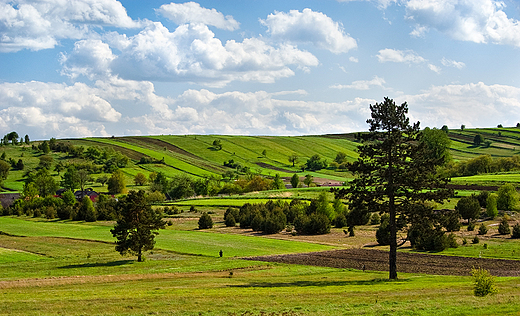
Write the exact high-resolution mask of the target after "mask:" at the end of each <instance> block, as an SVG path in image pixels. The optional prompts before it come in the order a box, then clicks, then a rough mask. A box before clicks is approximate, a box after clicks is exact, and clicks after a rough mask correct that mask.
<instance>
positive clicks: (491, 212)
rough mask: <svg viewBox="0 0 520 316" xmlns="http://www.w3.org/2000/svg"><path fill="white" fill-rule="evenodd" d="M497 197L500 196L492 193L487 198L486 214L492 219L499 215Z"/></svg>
mask: <svg viewBox="0 0 520 316" xmlns="http://www.w3.org/2000/svg"><path fill="white" fill-rule="evenodd" d="M497 198H498V196H497V195H496V194H495V193H491V194H489V195H488V197H487V200H486V214H487V216H489V217H491V218H492V219H493V218H495V217H497V215H498V209H497Z"/></svg>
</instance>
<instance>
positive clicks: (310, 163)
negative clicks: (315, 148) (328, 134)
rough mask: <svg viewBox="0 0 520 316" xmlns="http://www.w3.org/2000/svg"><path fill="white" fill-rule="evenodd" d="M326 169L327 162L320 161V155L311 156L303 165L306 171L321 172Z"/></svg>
mask: <svg viewBox="0 0 520 316" xmlns="http://www.w3.org/2000/svg"><path fill="white" fill-rule="evenodd" d="M326 167H327V160H325V159H321V157H320V155H318V154H315V155H312V157H311V158H309V159H308V160H307V163H306V164H305V168H306V169H307V170H321V169H323V168H326Z"/></svg>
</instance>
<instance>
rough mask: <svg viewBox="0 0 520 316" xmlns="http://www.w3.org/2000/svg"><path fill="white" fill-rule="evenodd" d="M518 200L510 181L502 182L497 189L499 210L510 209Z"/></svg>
mask: <svg viewBox="0 0 520 316" xmlns="http://www.w3.org/2000/svg"><path fill="white" fill-rule="evenodd" d="M517 202H518V193H517V192H516V189H515V186H514V185H512V184H511V183H507V184H504V185H503V186H501V187H500V188H499V189H498V198H497V207H498V209H499V210H503V211H512V210H513V209H514V207H515V205H516V203H517Z"/></svg>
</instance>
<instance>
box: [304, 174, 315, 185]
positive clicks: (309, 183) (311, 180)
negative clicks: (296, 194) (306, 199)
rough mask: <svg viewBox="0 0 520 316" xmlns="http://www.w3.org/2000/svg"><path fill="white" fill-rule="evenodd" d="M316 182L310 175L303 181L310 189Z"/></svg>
mask: <svg viewBox="0 0 520 316" xmlns="http://www.w3.org/2000/svg"><path fill="white" fill-rule="evenodd" d="M313 181H314V177H313V176H312V175H310V174H307V175H305V179H304V180H303V183H305V185H306V186H308V187H310V186H311V184H312V183H313Z"/></svg>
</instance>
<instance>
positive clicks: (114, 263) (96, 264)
mask: <svg viewBox="0 0 520 316" xmlns="http://www.w3.org/2000/svg"><path fill="white" fill-rule="evenodd" d="M133 262H134V260H117V261H110V262H92V263H83V264H71V265H67V266H63V267H59V268H58V269H77V268H96V267H118V266H123V265H126V264H132V263H133Z"/></svg>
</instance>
